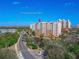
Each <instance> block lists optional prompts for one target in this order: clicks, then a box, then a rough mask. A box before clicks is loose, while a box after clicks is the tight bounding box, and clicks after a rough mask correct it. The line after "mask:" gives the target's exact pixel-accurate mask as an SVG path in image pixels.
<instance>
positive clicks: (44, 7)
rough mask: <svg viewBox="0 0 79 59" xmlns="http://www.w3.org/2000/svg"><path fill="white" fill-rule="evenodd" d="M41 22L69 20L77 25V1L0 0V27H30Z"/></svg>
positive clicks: (78, 12) (78, 17)
mask: <svg viewBox="0 0 79 59" xmlns="http://www.w3.org/2000/svg"><path fill="white" fill-rule="evenodd" d="M39 18H40V19H42V21H46V20H47V21H51V22H53V21H56V20H57V19H59V18H61V19H63V18H64V19H70V21H71V22H72V24H73V25H76V24H78V23H79V21H78V20H79V0H0V26H10V25H12V26H16V25H20V26H21V25H30V24H32V23H34V22H37V21H38V19H39Z"/></svg>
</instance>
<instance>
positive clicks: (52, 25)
mask: <svg viewBox="0 0 79 59" xmlns="http://www.w3.org/2000/svg"><path fill="white" fill-rule="evenodd" d="M30 28H31V29H32V30H34V31H35V33H36V35H37V36H39V35H41V34H44V36H49V35H53V36H59V35H61V32H62V29H65V28H67V29H69V28H71V22H70V21H69V20H67V21H66V20H61V19H59V20H58V21H57V22H38V23H35V24H32V25H30Z"/></svg>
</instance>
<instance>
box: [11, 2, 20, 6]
mask: <svg viewBox="0 0 79 59" xmlns="http://www.w3.org/2000/svg"><path fill="white" fill-rule="evenodd" d="M12 4H14V5H16V4H20V2H17V1H15V2H13V3H12Z"/></svg>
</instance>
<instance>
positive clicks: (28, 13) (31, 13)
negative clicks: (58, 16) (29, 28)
mask: <svg viewBox="0 0 79 59" xmlns="http://www.w3.org/2000/svg"><path fill="white" fill-rule="evenodd" d="M20 14H26V15H35V14H38V15H39V14H43V12H20Z"/></svg>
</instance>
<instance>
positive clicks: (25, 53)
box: [18, 32, 35, 59]
mask: <svg viewBox="0 0 79 59" xmlns="http://www.w3.org/2000/svg"><path fill="white" fill-rule="evenodd" d="M23 34H24V32H22V33H21V34H20V35H21V36H20V39H19V47H18V48H19V49H20V51H21V53H22V55H23V57H24V59H35V58H34V56H32V55H31V54H30V53H29V51H28V49H27V48H26V46H25V44H24V40H25V39H23V37H24V36H23Z"/></svg>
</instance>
